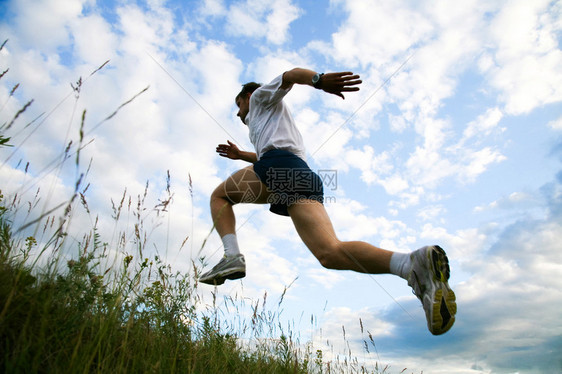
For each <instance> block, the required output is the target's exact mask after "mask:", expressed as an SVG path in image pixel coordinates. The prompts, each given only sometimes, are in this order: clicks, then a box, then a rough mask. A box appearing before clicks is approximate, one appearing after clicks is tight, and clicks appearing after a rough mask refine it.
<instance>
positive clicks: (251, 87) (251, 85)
mask: <svg viewBox="0 0 562 374" xmlns="http://www.w3.org/2000/svg"><path fill="white" fill-rule="evenodd" d="M260 87H261V84H259V83H256V82H248V83H246V84H243V85H242V91H240V93H239V94H238V95H236V97H235V98H234V101H236V100H238V98H239V97H242V96H246V95H247V94H249V93H252V92H254V91H255V90H257V89H258V88H260Z"/></svg>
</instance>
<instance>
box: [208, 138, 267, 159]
mask: <svg viewBox="0 0 562 374" xmlns="http://www.w3.org/2000/svg"><path fill="white" fill-rule="evenodd" d="M226 142H227V143H228V144H219V145H218V146H217V153H218V154H219V155H220V156H222V157H226V158H229V159H231V160H244V161H247V162H256V161H257V160H258V159H257V156H256V154H255V153H253V152H244V151H241V150H240V149H239V148H238V146H237V145H236V144H234V143H232V142H231V141H230V140H227V141H226Z"/></svg>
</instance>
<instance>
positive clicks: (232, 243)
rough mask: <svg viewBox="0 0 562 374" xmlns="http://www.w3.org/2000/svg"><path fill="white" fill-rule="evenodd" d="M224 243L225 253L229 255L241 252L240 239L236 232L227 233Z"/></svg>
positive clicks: (223, 238)
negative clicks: (237, 237)
mask: <svg viewBox="0 0 562 374" xmlns="http://www.w3.org/2000/svg"><path fill="white" fill-rule="evenodd" d="M222 244H223V245H224V254H225V256H227V257H231V256H236V255H239V254H240V249H239V248H238V239H236V234H226V235H225V236H223V237H222Z"/></svg>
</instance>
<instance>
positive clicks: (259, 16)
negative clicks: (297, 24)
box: [226, 0, 300, 45]
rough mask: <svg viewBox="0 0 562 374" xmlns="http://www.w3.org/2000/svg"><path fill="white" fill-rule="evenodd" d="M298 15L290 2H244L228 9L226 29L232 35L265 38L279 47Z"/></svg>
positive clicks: (252, 0)
mask: <svg viewBox="0 0 562 374" xmlns="http://www.w3.org/2000/svg"><path fill="white" fill-rule="evenodd" d="M299 15H300V10H299V8H297V7H296V6H294V5H293V4H292V2H291V0H281V1H275V2H270V1H264V0H245V1H244V2H238V3H235V4H233V5H231V6H230V7H229V9H228V12H227V25H226V27H227V29H228V31H229V32H230V33H231V34H232V35H235V36H246V37H253V38H263V37H265V38H266V40H267V41H268V42H270V43H272V44H275V45H279V44H283V43H285V42H286V41H287V38H288V29H289V26H290V24H291V22H293V21H294V20H295V19H297V18H298V17H299Z"/></svg>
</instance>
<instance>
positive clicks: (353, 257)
mask: <svg viewBox="0 0 562 374" xmlns="http://www.w3.org/2000/svg"><path fill="white" fill-rule="evenodd" d="M289 215H290V216H291V219H292V220H293V223H294V225H295V228H296V230H297V233H298V234H299V236H300V237H301V239H302V241H303V242H304V244H306V246H307V247H308V249H310V251H311V252H312V254H314V256H315V257H316V258H317V259H318V260H319V261H320V263H321V264H322V266H324V267H326V268H329V269H337V270H353V271H357V272H361V273H370V274H381V273H388V272H389V271H390V268H389V266H390V258H391V257H392V253H393V252H391V251H387V250H384V249H381V248H377V247H375V246H373V245H371V244H369V243H365V242H360V241H347V242H342V241H340V240H339V239H338V238H337V237H336V234H335V231H334V228H333V226H332V222H331V220H330V217H329V216H328V213H327V212H326V209H325V208H324V205H322V204H321V203H319V202H317V201H314V200H301V201H300V202H297V203H295V204H293V205H291V206H290V207H289Z"/></svg>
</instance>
